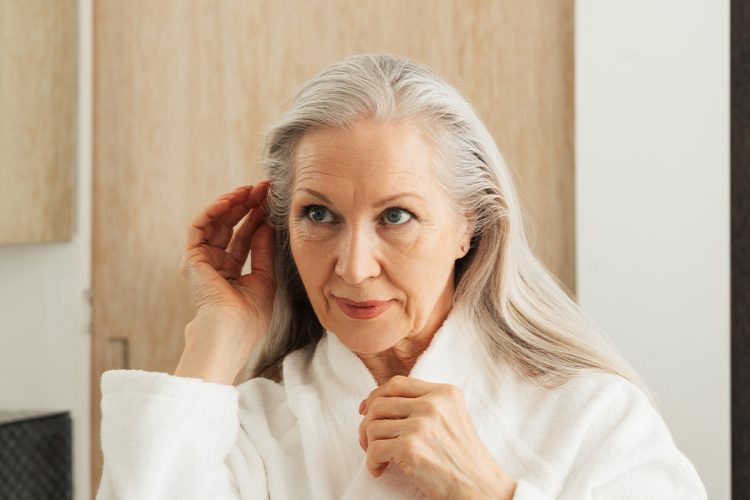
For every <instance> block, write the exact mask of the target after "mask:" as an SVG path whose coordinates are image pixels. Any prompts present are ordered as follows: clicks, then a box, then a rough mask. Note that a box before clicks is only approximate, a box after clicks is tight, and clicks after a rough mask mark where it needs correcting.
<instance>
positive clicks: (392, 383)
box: [364, 375, 442, 412]
mask: <svg viewBox="0 0 750 500" xmlns="http://www.w3.org/2000/svg"><path fill="white" fill-rule="evenodd" d="M441 385H442V384H435V383H432V382H426V381H424V380H420V379H417V378H412V377H404V376H403V375H396V376H394V377H391V378H390V379H388V380H387V381H386V382H385V383H384V384H383V385H381V386H380V387H377V388H376V389H373V391H372V392H370V394H369V395H368V396H367V397H366V398H365V400H364V411H365V412H366V411H367V406H369V404H370V403H371V402H372V400H373V399H375V398H377V397H379V396H400V397H406V398H418V397H420V396H424V395H425V394H428V393H430V392H432V391H435V390H438V389H439V388H440V386H441Z"/></svg>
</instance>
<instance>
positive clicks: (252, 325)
mask: <svg viewBox="0 0 750 500" xmlns="http://www.w3.org/2000/svg"><path fill="white" fill-rule="evenodd" d="M269 189H270V183H269V182H268V181H263V182H260V183H258V184H256V185H255V186H252V185H251V186H243V187H240V188H237V189H235V190H234V191H232V192H231V193H227V194H224V195H222V196H220V197H218V198H217V199H216V200H214V201H213V202H212V203H210V204H209V205H207V206H205V207H204V208H203V209H202V210H201V211H200V213H199V214H198V215H196V216H195V218H194V219H193V220H192V221H191V222H190V224H188V227H187V245H186V247H185V251H184V253H183V256H182V261H181V263H180V270H181V271H182V274H183V275H184V276H185V278H186V279H187V282H188V285H189V289H190V294H191V296H192V298H193V301H194V302H195V305H196V307H197V311H196V315H195V318H193V320H192V321H191V322H190V323H189V324H188V325H187V327H186V328H185V340H186V347H185V349H186V352H185V353H183V359H181V360H180V366H178V369H177V372H180V371H182V372H183V373H175V374H176V375H179V374H182V375H185V374H188V372H189V371H190V370H189V369H188V366H187V365H188V364H190V365H191V366H192V367H193V368H196V367H197V364H200V365H202V366H201V368H200V370H199V371H201V372H202V373H205V372H206V371H207V370H206V369H207V368H208V365H210V364H211V363H221V364H222V365H225V366H226V365H228V366H229V367H231V368H232V369H231V370H230V371H234V375H236V373H237V371H239V369H241V367H242V366H244V363H246V362H247V359H248V357H249V355H250V353H251V352H252V350H253V348H254V347H255V346H256V345H257V343H258V342H259V341H260V340H261V339H262V337H263V336H264V335H265V333H266V331H267V329H268V325H269V323H270V319H271V313H272V309H273V299H274V294H275V291H276V279H275V275H274V272H273V256H274V248H273V243H274V241H273V230H272V229H271V227H270V226H269V225H268V224H267V223H265V222H264V220H265V215H266V212H265V207H266V196H267V194H268V191H269ZM248 212H249V215H247V214H248ZM246 215H247V216H246ZM243 217H245V220H244V221H243V223H242V225H241V226H240V228H239V229H238V230H237V231H234V226H235V225H236V224H237V223H238V222H239V221H240V220H241V219H242V218H243ZM248 252H249V253H250V260H251V264H252V271H251V273H249V274H245V275H242V268H243V266H244V265H245V262H246V260H247V258H248ZM188 349H190V350H192V352H191V353H190V356H189V358H190V359H189V360H187V359H186V358H187V357H188V356H187V354H188V353H187V351H188ZM198 357H200V358H201V359H200V360H198ZM227 357H229V358H230V359H226V358H227ZM217 368H218V367H217ZM191 370H192V369H191ZM194 372H195V370H192V371H191V373H192V374H193V375H195V374H196V373H194ZM212 372H213V370H212ZM227 373H228V372H227ZM228 377H229V375H226V373H225V375H224V376H223V377H222V378H223V380H222V381H223V382H224V383H231V380H228ZM204 378H205V377H204ZM214 378H217V377H214ZM232 378H233V377H232ZM217 381H218V380H217Z"/></svg>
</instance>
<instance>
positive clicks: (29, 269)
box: [0, 0, 731, 500]
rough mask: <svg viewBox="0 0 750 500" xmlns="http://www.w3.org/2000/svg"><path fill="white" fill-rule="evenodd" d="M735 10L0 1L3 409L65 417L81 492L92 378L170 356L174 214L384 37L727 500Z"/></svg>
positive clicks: (222, 183)
mask: <svg viewBox="0 0 750 500" xmlns="http://www.w3.org/2000/svg"><path fill="white" fill-rule="evenodd" d="M729 7H730V5H729V0H687V1H685V0H682V1H678V0H669V1H663V2H647V1H645V0H634V1H629V2H623V1H615V0H578V1H577V2H574V1H573V0H554V1H553V0H526V1H519V0H494V1H492V0H476V1H471V2H466V1H461V0H436V1H428V0H409V1H395V0H391V1H375V0H368V1H356V2H355V1H343V0H339V1H335V0H320V1H317V2H305V1H302V0H288V1H282V2H273V1H270V0H257V1H246V2H241V1H224V2H201V1H198V0H190V1H188V0H164V1H159V2H152V1H147V0H137V1H127V2H125V1H121V0H98V1H96V2H94V1H93V0H33V1H28V0H0V318H1V319H2V323H1V325H2V326H1V327H0V328H1V330H0V412H2V411H5V412H16V416H15V417H13V419H14V421H15V422H16V423H18V422H19V421H20V420H19V417H18V414H20V413H19V412H35V411H37V412H38V411H46V412H58V413H59V412H68V415H69V418H70V425H71V426H72V440H71V443H70V446H71V448H72V472H71V474H72V476H71V477H72V497H73V498H76V499H80V500H83V499H90V498H93V496H94V494H95V492H96V488H97V487H98V483H99V476H100V473H101V460H102V458H101V451H100V443H99V425H100V420H99V419H100V412H99V406H98V405H99V398H100V393H99V379H100V377H101V373H102V372H103V371H105V370H109V369H113V368H140V369H144V370H158V371H165V372H169V371H173V370H174V367H175V366H176V364H177V361H178V359H179V356H180V353H181V351H182V342H183V336H182V335H183V329H184V326H185V324H186V323H187V322H188V321H189V320H190V319H191V317H192V314H193V310H192V305H191V303H190V301H189V298H188V295H187V289H186V287H185V284H184V282H183V281H182V278H181V276H180V273H179V261H180V256H181V253H182V247H183V245H184V227H185V225H186V224H187V222H188V221H189V220H190V218H191V217H192V215H193V214H194V213H195V212H196V211H197V210H198V209H199V208H200V207H202V206H203V205H204V204H206V203H207V202H208V201H210V200H211V199H213V198H214V197H216V196H217V195H219V194H221V193H223V192H226V191H229V190H231V189H232V188H234V187H235V186H238V185H242V184H248V183H254V182H256V181H259V180H261V179H262V174H261V171H260V168H259V166H258V160H259V159H260V154H261V141H262V127H263V125H264V124H266V123H268V122H270V121H272V120H273V119H275V118H276V117H277V116H279V115H280V114H281V113H282V112H283V110H284V109H285V107H286V105H287V104H288V103H289V99H290V98H291V96H292V94H293V92H294V91H295V89H296V88H297V87H298V86H299V85H300V84H301V83H302V82H304V81H305V80H307V79H309V78H311V77H312V76H314V75H315V74H316V73H317V72H318V71H320V70H321V69H323V68H324V67H325V66H328V65H329V64H332V63H334V62H336V61H338V60H340V59H343V58H344V57H346V56H348V55H351V54H354V53H360V52H393V53H397V54H400V55H405V56H409V57H413V58H415V59H418V60H420V61H422V62H425V63H426V64H427V65H429V66H430V67H432V68H433V69H435V70H436V71H438V73H440V74H441V75H443V76H444V77H445V78H446V79H447V80H448V81H449V82H451V83H452V84H453V85H454V86H456V87H457V88H458V89H459V90H460V91H461V92H463V93H464V95H465V96H466V97H467V98H469V100H470V101H471V102H472V103H473V104H474V105H475V106H476V108H477V110H478V112H479V114H480V117H481V118H482V119H483V120H484V122H485V124H486V125H487V126H488V128H489V129H490V132H492V134H493V136H494V137H495V139H496V141H497V143H498V146H499V148H500V150H501V151H502V152H503V154H504V156H505V159H506V161H507V163H508V165H509V166H510V168H511V169H512V171H513V175H514V178H515V180H516V182H517V188H518V190H519V192H520V194H521V198H522V202H523V207H524V211H525V213H526V224H527V228H526V229H527V232H528V234H529V238H530V241H531V242H532V245H533V247H534V249H535V251H536V252H537V253H538V255H540V257H541V258H542V260H543V261H544V262H545V263H546V265H547V266H548V267H549V269H550V270H551V271H553V272H554V273H555V274H556V275H557V276H558V277H559V278H560V279H561V280H562V282H563V283H565V285H566V287H567V288H568V289H569V291H570V292H571V294H573V295H574V296H575V297H576V299H577V300H578V302H579V303H580V304H581V305H582V306H583V308H584V309H585V310H586V311H587V312H589V313H590V314H591V315H592V316H593V317H594V318H595V319H596V320H597V321H598V322H599V323H600V324H601V325H602V326H604V327H605V329H606V330H607V331H608V332H609V334H610V336H611V337H612V338H613V339H614V340H615V342H616V343H617V344H618V345H619V346H620V348H621V350H622V351H623V352H624V353H625V354H626V356H627V357H629V359H630V360H631V361H632V362H633V364H634V365H635V366H636V368H637V369H639V370H640V372H641V373H642V374H643V376H644V378H645V380H646V382H647V383H648V384H649V385H650V386H651V388H652V389H653V391H654V393H655V395H656V400H657V405H658V410H659V411H660V412H661V414H662V415H663V417H664V419H665V421H666V422H667V425H668V426H669V428H670V430H671V431H672V434H673V436H674V438H675V441H676V443H677V446H678V447H679V448H680V449H681V450H682V451H683V452H684V453H685V454H686V455H687V456H688V458H690V460H691V461H692V462H693V463H694V464H695V466H696V468H697V470H698V473H699V474H700V476H701V478H702V479H703V481H704V483H705V484H706V488H707V490H708V494H709V498H712V499H728V498H730V470H731V468H730V449H731V448H730V443H731V441H730V295H729V291H730V288H729V286H730V183H729V179H730V156H729V137H730V127H729V110H730V107H729V97H730V96H729V77H730V72H729V70H730V67H729V63H730V57H729V56H730V44H729V35H730V22H729ZM13 419H9V421H10V420H13ZM2 422H3V419H2V415H0V432H2V428H3V425H5V426H7V425H11V424H7V423H6V424H3V423H2ZM64 425H65V424H64V422H63V427H64ZM0 436H1V435H0ZM62 445H64V443H62ZM2 467H3V464H2V463H0V468H2ZM61 498H62V496H61Z"/></svg>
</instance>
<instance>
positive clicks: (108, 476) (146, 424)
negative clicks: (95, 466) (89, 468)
mask: <svg viewBox="0 0 750 500" xmlns="http://www.w3.org/2000/svg"><path fill="white" fill-rule="evenodd" d="M101 387H102V401H101V405H102V427H101V438H102V451H103V454H104V470H103V475H102V480H101V483H100V485H99V490H98V492H97V496H96V498H97V500H110V499H112V500H114V499H117V500H126V499H134V500H135V499H138V500H140V499H146V498H159V499H180V500H186V499H199V498H200V499H205V498H215V499H238V498H240V493H239V485H238V484H237V480H236V477H235V475H234V474H233V472H232V470H231V469H230V467H229V466H228V464H231V463H234V464H238V466H242V464H244V466H245V467H249V466H250V465H248V464H250V463H253V462H254V463H255V464H256V465H257V466H259V467H261V468H262V462H261V461H260V458H259V457H257V456H256V457H246V456H244V455H246V454H247V453H248V452H250V453H255V454H256V455H257V452H256V451H255V450H254V448H252V447H248V446H243V452H242V454H241V455H242V456H239V455H240V453H239V451H238V450H237V449H236V448H235V445H236V442H237V439H238V433H239V432H241V430H240V428H239V419H238V399H239V394H238V392H237V389H236V388H235V387H234V386H231V385H225V384H219V383H213V382H206V381H204V380H201V379H198V378H187V377H178V376H173V375H169V374H166V373H161V372H146V371H141V370H110V371H107V372H105V373H104V374H103V375H102V383H101ZM239 437H241V436H239ZM230 454H231V456H230ZM252 472H253V471H244V472H243V474H244V476H247V475H248V474H249V475H250V477H253V478H254V480H255V481H258V484H253V485H243V489H245V490H246V489H247V488H248V487H252V489H253V491H256V490H257V492H258V493H259V496H258V497H259V498H265V496H266V494H265V489H266V484H265V477H264V473H263V471H262V470H260V471H257V472H258V473H257V474H255V473H252Z"/></svg>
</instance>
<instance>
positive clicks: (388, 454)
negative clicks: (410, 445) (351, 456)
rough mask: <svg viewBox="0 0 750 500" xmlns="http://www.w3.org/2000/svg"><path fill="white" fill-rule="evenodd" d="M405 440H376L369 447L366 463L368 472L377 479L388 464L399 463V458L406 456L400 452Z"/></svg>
mask: <svg viewBox="0 0 750 500" xmlns="http://www.w3.org/2000/svg"><path fill="white" fill-rule="evenodd" d="M404 442H405V441H404V439H403V438H400V437H399V438H391V439H376V440H374V441H372V442H370V443H369V445H368V447H367V459H366V460H365V463H366V465H367V470H369V471H370V474H372V475H373V476H375V477H380V475H381V474H382V473H383V470H385V468H386V467H387V466H388V462H396V463H399V460H398V458H397V457H398V456H399V455H402V456H404V455H406V454H405V453H403V452H400V451H399V450H400V449H401V448H403V446H404V444H403V443H404Z"/></svg>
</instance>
